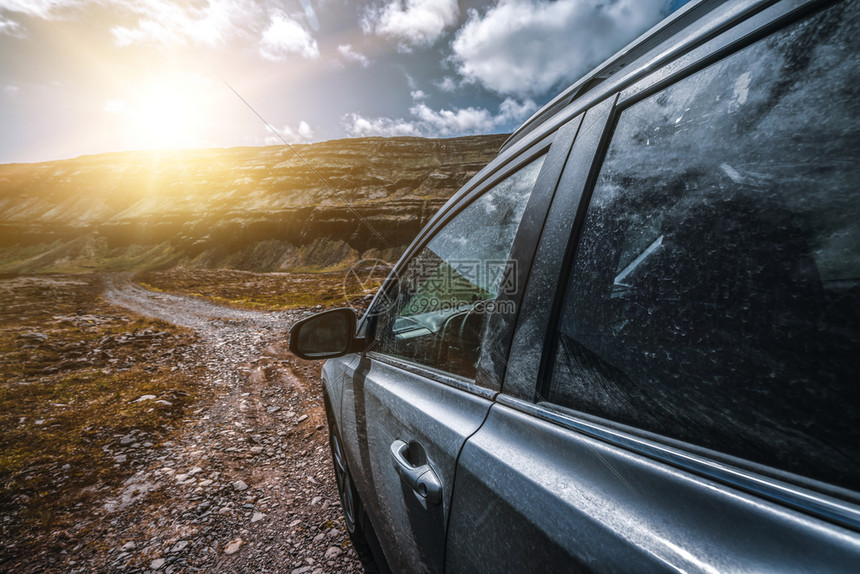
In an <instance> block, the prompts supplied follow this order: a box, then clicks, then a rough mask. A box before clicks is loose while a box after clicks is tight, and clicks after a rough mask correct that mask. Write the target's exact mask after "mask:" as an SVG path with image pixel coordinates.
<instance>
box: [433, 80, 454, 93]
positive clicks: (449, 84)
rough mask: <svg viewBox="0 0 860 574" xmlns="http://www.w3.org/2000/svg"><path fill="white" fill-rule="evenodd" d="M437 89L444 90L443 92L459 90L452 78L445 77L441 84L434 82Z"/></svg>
mask: <svg viewBox="0 0 860 574" xmlns="http://www.w3.org/2000/svg"><path fill="white" fill-rule="evenodd" d="M434 83H435V85H436V87H437V88H439V89H440V90H442V91H443V92H453V91H454V90H456V89H457V83H456V82H455V81H454V78H452V77H451V76H445V77H444V78H442V80H441V81H439V82H434Z"/></svg>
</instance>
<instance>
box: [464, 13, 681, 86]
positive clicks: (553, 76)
mask: <svg viewBox="0 0 860 574" xmlns="http://www.w3.org/2000/svg"><path fill="white" fill-rule="evenodd" d="M667 11H668V2H667V0H615V1H612V2H607V1H605V0H558V1H556V2H548V1H546V0H500V2H499V3H498V4H497V5H496V6H494V7H492V8H490V9H489V10H487V12H486V13H485V14H483V15H482V14H480V13H479V12H478V11H476V10H469V17H468V20H467V22H466V24H465V25H464V26H463V27H462V28H461V29H460V31H459V32H458V33H457V36H456V38H455V39H454V42H453V44H452V48H453V52H454V53H453V56H452V60H453V61H454V62H455V64H456V66H457V70H458V72H459V73H460V74H461V75H462V76H463V77H464V78H465V79H466V80H468V81H472V82H478V83H480V84H481V85H483V86H484V87H486V88H488V89H490V90H492V91H495V92H497V93H500V94H511V95H516V96H519V97H525V96H528V95H537V94H541V93H546V92H547V91H548V90H550V89H552V88H558V87H559V85H560V84H563V83H569V82H571V81H573V80H575V79H577V78H578V77H579V76H581V75H582V74H584V73H586V72H588V70H589V69H591V68H592V67H593V66H595V65H596V64H599V63H600V62H601V61H602V60H604V59H605V58H607V57H609V56H611V55H612V54H613V53H614V52H616V51H617V50H619V49H620V48H622V47H623V46H624V45H625V44H627V43H628V42H630V41H631V40H633V39H634V38H635V37H636V36H637V35H639V34H640V33H642V32H644V31H645V30H646V29H647V28H648V27H650V26H652V25H654V24H655V23H657V22H658V21H659V20H660V19H661V18H662V17H663V16H664V15H665V14H666V12H667Z"/></svg>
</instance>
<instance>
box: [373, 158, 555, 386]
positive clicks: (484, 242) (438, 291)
mask: <svg viewBox="0 0 860 574" xmlns="http://www.w3.org/2000/svg"><path fill="white" fill-rule="evenodd" d="M544 157H545V156H541V157H539V158H538V159H536V160H534V161H532V162H531V163H529V164H528V165H526V166H525V167H523V168H522V169H520V170H518V171H517V172H516V173H514V174H513V175H511V176H510V177H508V178H507V179H505V180H503V181H502V182H501V183H499V184H497V185H496V186H494V187H493V188H492V189H490V190H489V191H487V192H486V193H484V194H483V195H481V197H479V198H478V199H477V200H475V201H474V202H473V203H472V204H471V205H469V206H468V207H466V208H465V209H464V210H463V211H461V212H460V213H459V214H458V215H457V216H456V217H454V219H452V220H451V221H450V222H449V223H448V224H447V225H446V226H445V227H444V228H443V229H442V230H441V231H440V232H439V233H438V234H437V235H436V236H435V237H433V239H431V240H430V241H429V243H427V245H426V246H425V247H424V248H423V249H422V250H421V251H420V252H419V253H418V255H417V256H416V257H414V258H413V259H412V260H411V261H410V262H409V264H408V266H407V267H406V270H405V271H404V272H403V273H402V274H401V276H400V277H399V281H398V284H397V289H396V291H395V292H394V294H393V295H392V296H389V297H388V298H382V300H384V301H385V303H386V305H385V306H384V307H383V308H382V311H381V312H380V313H379V319H378V325H377V329H376V342H375V345H374V348H375V350H377V351H379V352H382V353H386V354H390V355H394V356H397V357H402V358H406V359H409V360H412V361H416V362H418V363H422V364H424V365H428V366H431V367H435V368H438V369H441V370H444V371H447V372H450V373H454V374H456V375H460V376H463V377H467V378H474V376H475V368H476V362H477V359H478V351H479V348H480V344H481V339H482V336H483V328H484V320H485V318H486V314H487V313H490V312H493V309H492V308H491V306H492V303H493V301H494V299H495V297H496V296H497V295H498V294H499V293H500V292H501V291H502V290H503V289H506V288H507V287H506V286H507V285H508V284H509V282H510V280H511V279H512V275H511V274H512V273H513V272H515V269H514V264H513V263H512V262H509V261H508V254H509V253H510V249H511V244H512V243H513V241H514V236H515V235H516V232H517V228H518V227H519V224H520V220H521V219H522V216H523V212H524V211H525V207H526V203H527V202H528V198H529V196H530V194H531V190H532V187H533V186H534V183H535V181H536V180H537V177H538V173H539V172H540V168H541V165H542V164H543V160H544Z"/></svg>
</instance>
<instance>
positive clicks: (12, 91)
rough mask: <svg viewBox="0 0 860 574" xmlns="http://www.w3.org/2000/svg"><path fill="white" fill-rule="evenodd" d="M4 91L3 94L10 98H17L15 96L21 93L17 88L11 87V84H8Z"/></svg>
mask: <svg viewBox="0 0 860 574" xmlns="http://www.w3.org/2000/svg"><path fill="white" fill-rule="evenodd" d="M4 91H5V92H6V93H7V94H8V95H9V96H10V97H14V96H17V95H18V92H20V91H21V88H19V87H18V86H13V85H11V84H10V85H8V86H6V88H5V89H4Z"/></svg>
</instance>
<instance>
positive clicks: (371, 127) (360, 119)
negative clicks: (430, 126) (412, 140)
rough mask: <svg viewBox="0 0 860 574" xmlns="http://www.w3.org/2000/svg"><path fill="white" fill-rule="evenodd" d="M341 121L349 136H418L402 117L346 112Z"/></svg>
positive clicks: (414, 127) (414, 128)
mask: <svg viewBox="0 0 860 574" xmlns="http://www.w3.org/2000/svg"><path fill="white" fill-rule="evenodd" d="M341 123H342V124H343V127H344V129H346V133H347V134H349V135H350V136H351V137H354V138H360V137H367V136H385V137H393V136H420V135H421V133H420V132H419V131H418V128H416V126H415V125H413V123H412V122H409V121H406V120H402V119H397V120H394V119H391V118H366V117H364V116H362V115H360V114H356V113H351V114H346V115H345V116H344V117H343V119H342V121H341Z"/></svg>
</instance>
